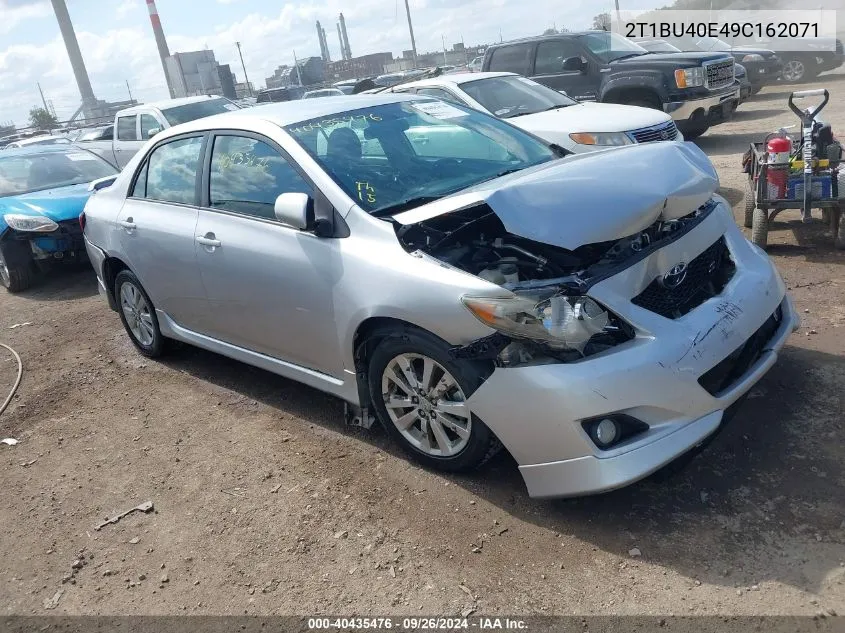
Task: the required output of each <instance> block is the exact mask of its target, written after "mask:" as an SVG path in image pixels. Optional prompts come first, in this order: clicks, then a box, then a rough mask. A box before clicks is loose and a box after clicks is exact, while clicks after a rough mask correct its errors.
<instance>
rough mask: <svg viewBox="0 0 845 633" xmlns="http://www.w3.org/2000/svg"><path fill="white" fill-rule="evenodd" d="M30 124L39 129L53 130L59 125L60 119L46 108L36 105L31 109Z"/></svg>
mask: <svg viewBox="0 0 845 633" xmlns="http://www.w3.org/2000/svg"><path fill="white" fill-rule="evenodd" d="M29 124H30V125H31V126H32V127H34V128H36V129H38V130H52V129H53V128H56V127H59V120H58V119H57V118H56V115H54V114H53V113H51V112H48V111H47V110H45V109H44V108H39V107H34V108H32V109H31V110H30V111H29Z"/></svg>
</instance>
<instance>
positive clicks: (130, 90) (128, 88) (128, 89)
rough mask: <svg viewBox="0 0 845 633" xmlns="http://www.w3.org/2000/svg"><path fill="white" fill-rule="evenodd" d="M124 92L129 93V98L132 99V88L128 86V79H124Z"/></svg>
mask: <svg viewBox="0 0 845 633" xmlns="http://www.w3.org/2000/svg"><path fill="white" fill-rule="evenodd" d="M126 92H128V93H129V100H130V101H132V89H131V88H130V87H129V80H128V79H127V80H126Z"/></svg>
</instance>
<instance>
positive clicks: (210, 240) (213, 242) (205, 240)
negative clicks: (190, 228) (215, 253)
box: [197, 233, 223, 248]
mask: <svg viewBox="0 0 845 633" xmlns="http://www.w3.org/2000/svg"><path fill="white" fill-rule="evenodd" d="M209 235H210V236H211V237H209ZM197 242H199V243H200V244H202V245H203V246H210V247H211V248H217V247H218V246H223V243H222V242H221V241H220V240H218V239H215V238H214V233H208V234H207V235H205V236H202V235H197Z"/></svg>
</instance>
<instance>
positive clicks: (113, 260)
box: [103, 255, 131, 311]
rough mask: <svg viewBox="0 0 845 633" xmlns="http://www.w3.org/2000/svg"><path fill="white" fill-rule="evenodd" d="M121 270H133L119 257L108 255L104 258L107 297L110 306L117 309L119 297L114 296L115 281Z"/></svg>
mask: <svg viewBox="0 0 845 633" xmlns="http://www.w3.org/2000/svg"><path fill="white" fill-rule="evenodd" d="M121 270H131V268H129V266H128V265H127V264H126V262H124V261H123V260H122V259H120V258H119V257H113V256H110V255H108V256H106V258H105V259H104V260H103V285H105V287H106V298H107V299H108V301H109V307H110V308H111V309H112V310H115V311H116V310H117V298H116V297H115V296H114V282H115V279H117V275H118V273H120V271H121Z"/></svg>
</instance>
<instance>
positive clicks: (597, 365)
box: [469, 203, 799, 497]
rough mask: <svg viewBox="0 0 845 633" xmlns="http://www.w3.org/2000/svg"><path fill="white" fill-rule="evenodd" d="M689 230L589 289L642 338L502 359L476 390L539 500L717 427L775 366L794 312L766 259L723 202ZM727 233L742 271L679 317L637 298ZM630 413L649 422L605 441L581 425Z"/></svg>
mask: <svg viewBox="0 0 845 633" xmlns="http://www.w3.org/2000/svg"><path fill="white" fill-rule="evenodd" d="M720 206H721V209H716V210H715V211H714V212H713V213H712V214H711V215H710V216H709V217H708V218H706V219H705V220H704V221H703V222H702V223H701V224H699V225H698V226H696V227H695V228H694V229H692V230H691V231H690V232H689V233H688V234H687V235H685V236H684V237H683V238H682V239H679V240H677V241H676V242H674V243H671V244H669V245H667V246H665V247H664V248H662V249H660V250H658V251H656V252H655V253H652V254H651V255H650V256H649V257H647V258H646V259H644V260H643V261H641V262H639V263H637V264H635V265H634V266H632V267H631V268H628V269H626V270H625V271H623V272H621V273H619V274H617V275H615V276H614V277H611V278H609V279H607V280H605V281H603V282H601V283H599V284H597V285H595V286H594V287H593V288H592V289H591V291H590V295H591V296H592V297H593V298H595V299H596V300H598V301H600V302H601V303H603V304H604V305H606V306H608V308H610V309H611V310H613V311H614V312H615V313H617V314H618V315H619V316H621V317H622V318H623V319H625V320H627V321H628V322H629V323H631V324H632V325H633V326H634V327H635V329H636V330H637V332H638V335H637V337H636V338H635V339H634V340H632V341H630V342H628V343H625V344H624V345H622V346H620V347H618V348H616V349H614V350H611V351H610V352H605V353H603V354H598V355H596V356H594V357H591V358H588V359H586V360H583V361H581V362H577V363H555V364H547V365H533V366H522V367H515V368H497V369H496V370H495V371H494V372H493V374H492V375H491V376H490V377H489V378H488V379H487V381H486V382H485V383H484V384H483V385H482V386H481V387H479V389H478V390H477V391H476V392H475V393H473V395H472V396H471V397H470V398H469V403H470V406H471V408H472V410H473V412H474V413H475V414H476V415H478V416H479V417H480V418H481V419H482V420H484V422H485V423H486V424H487V425H488V426H489V427H490V428H491V429H492V430H493V432H494V433H496V436H497V437H498V438H499V440H501V441H502V443H503V444H504V445H505V446H506V448H507V449H508V450H509V452H510V453H511V454H512V455H513V457H514V458H515V459H516V460H517V462H518V463H519V465H520V466H519V468H520V472H521V473H522V475H523V478H524V479H525V482H526V485H527V487H528V492H529V494H530V495H531V496H532V497H564V496H572V495H581V494H589V493H596V492H603V491H607V490H611V489H614V488H619V487H621V486H624V485H626V484H629V483H632V482H634V481H637V480H638V479H641V478H643V477H645V476H647V475H649V474H650V473H652V472H654V471H656V470H658V469H659V468H660V467H662V466H664V465H665V464H667V463H669V462H671V461H672V460H673V459H675V458H676V457H678V456H680V455H682V454H684V453H685V452H687V451H689V450H691V449H692V448H694V447H695V446H696V445H698V444H700V443H702V442H703V441H704V440H705V439H706V438H707V437H708V436H709V435H711V434H712V433H714V432H715V431H716V430H717V429H718V427H719V425H720V422H721V420H722V415H723V412H724V411H725V409H727V408H728V407H729V406H730V405H731V404H733V403H734V402H736V401H737V400H738V399H739V398H740V397H741V396H742V395H743V394H745V393H746V392H747V391H748V390H749V389H751V387H752V386H753V385H754V383H756V382H757V381H758V380H759V379H760V378H761V377H762V376H763V375H764V374H765V373H766V372H767V371H768V370H769V369H770V368H771V366H772V365H773V364H774V363H775V361H776V360H777V352H778V350H780V348H781V347H783V345H784V343H785V342H786V339H787V338H788V336H789V334H790V333H791V332H792V331H793V330H794V329H795V328H797V327H798V323H799V317H798V315H797V313H796V312H795V310H794V308H793V306H792V302H791V301H790V299H789V298H788V297H787V296H786V295H785V288H784V285H783V282H782V281H781V279H780V276H779V275H778V274H777V272H776V271H775V269H774V267H773V265H772V264H771V262H770V260H769V259H768V257H767V256H766V255H765V253H763V252H762V251H760V250H759V249H756V248H755V247H753V246H752V245H751V244H750V243H749V242H748V241H747V240H746V239H745V238H744V237H743V236H742V234H741V233H740V232H739V230H738V229H737V228H736V225H735V224H734V222H733V218H732V217H731V215H730V210H729V207H727V206H726V205H725V203H721V205H720ZM722 235H724V238H725V241H726V243H727V245H728V248H729V250H730V253H731V257H732V259H733V260H734V262H735V264H736V271H735V273H734V275H733V277H732V278H731V280H730V282H728V284H727V286H726V287H725V288H724V290H723V291H722V293H721V294H719V295H718V296H715V297H713V298H711V299H708V300H707V301H705V302H704V303H702V304H701V305H700V306H698V307H697V308H695V309H694V310H692V311H691V312H689V313H688V314H686V315H684V316H682V317H680V318H678V319H674V320H672V319H667V318H664V317H661V316H659V315H658V314H656V313H654V312H651V311H649V310H646V309H644V308H641V307H638V306H636V305H634V304H633V303H632V302H631V299H630V297H632V296H636V295H638V294H639V293H640V292H642V290H643V289H644V288H645V287H646V286H648V285H649V284H650V283H651V281H652V280H653V279H654V278H655V277H656V276H658V275H659V274H661V273H662V272H665V271H666V270H669V269H670V268H671V267H672V266H674V265H675V264H677V263H678V262H681V261H686V262H689V261H692V259H694V258H695V257H696V256H697V255H699V254H700V253H702V252H703V251H704V250H705V249H707V248H708V247H709V246H710V245H711V244H713V243H714V242H715V241H716V240H718V239H719V237H720V236H722ZM778 307H780V308H781V310H780V314H781V319H780V322H779V324H778V326H777V330H776V331H775V333H774V334H773V335H772V336H771V338H770V339H769V340H768V341H767V342H766V343H765V344H763V346H762V351H761V353H760V355H759V357H757V358H756V360H755V361H754V362H753V363H752V364H751V365H750V366H749V367H748V368H747V369H746V371H745V372H743V373H742V374H741V375H740V376H738V377H737V378H736V379H735V380H733V381H732V382H731V384H729V385H728V386H727V387H726V388H725V389H723V390H722V391H719V392H717V393H716V394H715V395H712V394H711V393H710V392H708V391H707V390H706V389H705V388H704V387H702V385H701V384H700V383H699V378H701V377H702V376H703V375H704V374H706V373H707V372H708V371H709V370H711V369H712V368H714V367H715V366H716V365H719V363H720V362H722V361H723V360H724V359H726V358H727V357H728V356H730V355H731V354H732V353H733V352H734V351H735V350H737V348H739V347H741V346H742V345H743V344H744V343H745V341H746V340H748V339H749V338H750V337H751V336H752V334H754V333H755V332H756V331H757V330H758V329H759V328H760V327H761V326H762V325H763V323H764V322H766V321H767V320H768V319H769V317H770V316H771V315H772V314H773V313H775V311H776V310H777V308H778ZM610 414H625V415H629V416H632V417H634V418H636V419H638V420H641V421H642V422H645V423H646V424H648V426H649V428H648V430H647V431H645V432H643V433H640V434H638V435H634V436H633V437H631V438H630V439H629V440H627V441H624V442H623V443H621V444H619V445H618V446H616V447H613V448H611V449H610V450H606V451H603V450H600V449H598V447H596V445H595V444H594V443H593V442H592V440H591V439H590V438H589V436H588V435H587V433H586V432H585V431H584V429H583V427H582V425H581V422H582V421H584V420H586V419H591V418H595V417H599V416H605V415H610Z"/></svg>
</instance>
